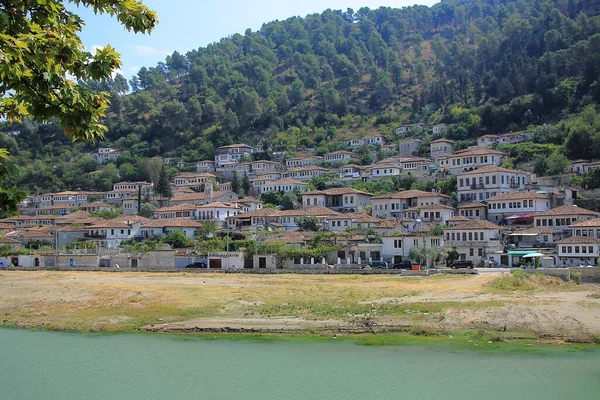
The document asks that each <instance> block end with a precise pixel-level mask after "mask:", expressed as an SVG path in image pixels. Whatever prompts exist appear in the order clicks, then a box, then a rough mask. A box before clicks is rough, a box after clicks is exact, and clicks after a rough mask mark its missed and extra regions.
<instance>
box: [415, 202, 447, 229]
mask: <svg viewBox="0 0 600 400" xmlns="http://www.w3.org/2000/svg"><path fill="white" fill-rule="evenodd" d="M455 213H456V210H455V209H454V207H450V206H447V205H444V204H440V203H434V204H427V205H423V206H415V207H411V208H409V209H407V210H405V211H404V215H406V216H407V217H408V218H411V219H414V220H420V221H421V222H435V223H437V224H440V225H446V223H447V221H448V220H449V219H450V218H452V217H454V215H455Z"/></svg>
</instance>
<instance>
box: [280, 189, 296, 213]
mask: <svg viewBox="0 0 600 400" xmlns="http://www.w3.org/2000/svg"><path fill="white" fill-rule="evenodd" d="M281 205H282V207H283V209H284V210H293V209H294V208H296V206H297V205H298V196H296V194H295V193H294V192H286V193H284V194H283V196H281Z"/></svg>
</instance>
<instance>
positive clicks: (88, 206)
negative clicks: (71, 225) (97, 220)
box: [81, 201, 115, 208]
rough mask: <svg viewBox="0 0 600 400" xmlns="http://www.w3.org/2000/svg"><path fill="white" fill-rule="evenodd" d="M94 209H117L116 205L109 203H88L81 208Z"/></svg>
mask: <svg viewBox="0 0 600 400" xmlns="http://www.w3.org/2000/svg"><path fill="white" fill-rule="evenodd" d="M92 207H105V208H115V206H114V205H112V204H108V203H103V202H101V201H95V202H93V203H87V204H83V205H82V206H81V208H92Z"/></svg>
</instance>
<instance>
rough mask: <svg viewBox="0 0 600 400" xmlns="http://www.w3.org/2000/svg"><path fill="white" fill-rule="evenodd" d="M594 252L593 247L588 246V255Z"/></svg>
mask: <svg viewBox="0 0 600 400" xmlns="http://www.w3.org/2000/svg"><path fill="white" fill-rule="evenodd" d="M593 252H594V246H588V253H590V254H591V253H593Z"/></svg>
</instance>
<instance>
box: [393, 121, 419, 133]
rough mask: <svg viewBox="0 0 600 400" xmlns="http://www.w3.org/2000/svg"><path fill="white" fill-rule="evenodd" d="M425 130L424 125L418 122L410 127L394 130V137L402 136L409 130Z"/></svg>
mask: <svg viewBox="0 0 600 400" xmlns="http://www.w3.org/2000/svg"><path fill="white" fill-rule="evenodd" d="M423 129H425V124H423V123H421V122H418V123H416V124H411V125H402V126H401V127H398V128H396V130H395V132H396V135H403V134H405V133H407V132H409V131H411V130H423Z"/></svg>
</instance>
